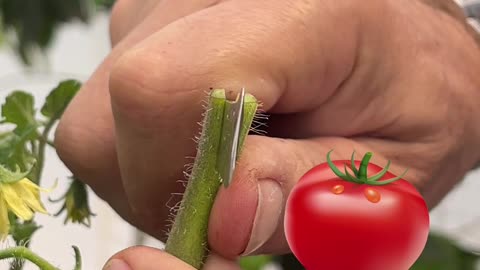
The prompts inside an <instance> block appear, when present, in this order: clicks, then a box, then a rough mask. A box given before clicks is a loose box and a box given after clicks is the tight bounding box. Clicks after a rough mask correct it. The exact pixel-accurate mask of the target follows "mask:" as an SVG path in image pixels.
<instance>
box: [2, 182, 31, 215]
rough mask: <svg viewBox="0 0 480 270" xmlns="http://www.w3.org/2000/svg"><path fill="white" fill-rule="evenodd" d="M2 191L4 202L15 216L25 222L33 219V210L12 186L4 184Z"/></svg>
mask: <svg viewBox="0 0 480 270" xmlns="http://www.w3.org/2000/svg"><path fill="white" fill-rule="evenodd" d="M0 189H2V193H3V196H4V200H5V202H6V203H7V206H8V209H10V210H11V211H12V212H13V213H14V214H15V215H17V216H18V217H19V218H21V219H23V220H31V219H32V218H33V212H32V210H31V209H30V208H29V207H28V206H27V204H26V203H25V202H24V201H23V200H22V198H20V197H19V196H18V194H17V192H16V191H15V189H14V188H13V185H12V184H2V185H1V187H0Z"/></svg>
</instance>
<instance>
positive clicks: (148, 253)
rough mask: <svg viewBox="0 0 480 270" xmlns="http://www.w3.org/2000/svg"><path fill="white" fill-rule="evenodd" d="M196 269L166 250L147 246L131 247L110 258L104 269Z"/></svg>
mask: <svg viewBox="0 0 480 270" xmlns="http://www.w3.org/2000/svg"><path fill="white" fill-rule="evenodd" d="M160 269H175V270H195V268H194V267H192V266H190V265H188V264H187V263H185V262H183V261H181V260H179V259H178V258H176V257H175V256H173V255H170V254H168V253H167V252H165V251H162V250H159V249H156V248H150V247H145V246H135V247H130V248H127V249H125V250H122V251H120V252H119V253H117V254H115V255H114V256H112V258H110V260H108V262H107V263H106V264H105V266H104V267H103V270H160Z"/></svg>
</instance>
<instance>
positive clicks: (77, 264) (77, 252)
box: [72, 246, 82, 270]
mask: <svg viewBox="0 0 480 270" xmlns="http://www.w3.org/2000/svg"><path fill="white" fill-rule="evenodd" d="M72 248H73V251H74V252H75V267H74V268H73V270H81V269H82V256H81V255H80V250H79V249H78V247H76V246H72Z"/></svg>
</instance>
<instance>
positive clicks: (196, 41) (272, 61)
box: [55, 0, 480, 270]
mask: <svg viewBox="0 0 480 270" xmlns="http://www.w3.org/2000/svg"><path fill="white" fill-rule="evenodd" d="M443 2H445V1H443ZM279 3H282V4H279ZM438 7H439V8H436V6H435V4H434V1H425V2H422V1H397V0H371V1H369V4H364V2H362V1H336V0H323V1H322V0H301V1H299V0H295V1H293V0H282V1H278V0H263V1H255V0H241V1H240V0H230V1H219V0H198V1H186V0H176V1H173V0H163V1H158V0H157V1H154V0H143V1H136V0H119V1H117V3H116V5H115V7H114V10H113V13H112V18H111V29H110V32H111V40H112V45H113V49H112V52H111V54H110V55H109V56H108V57H107V58H106V59H105V61H104V62H103V63H102V64H101V65H100V66H99V68H98V69H97V70H96V71H95V73H94V74H93V75H92V77H91V78H90V80H89V81H88V82H86V84H85V85H84V86H83V88H82V90H81V91H80V93H79V94H78V95H77V96H76V97H75V99H74V100H73V101H72V103H71V105H70V106H69V107H68V109H67V111H66V112H65V114H64V116H63V118H62V120H61V123H60V125H59V127H58V129H57V133H56V139H55V144H56V146H57V148H58V154H59V155H60V157H61V159H62V160H63V161H64V162H65V163H66V165H67V166H68V167H69V168H70V169H71V170H72V171H73V173H74V174H76V175H77V176H78V177H79V178H81V179H83V181H85V182H86V183H87V184H88V185H90V186H91V187H92V188H93V189H94V191H95V192H96V193H97V194H98V195H99V196H100V197H102V198H103V199H105V200H106V201H107V202H108V203H109V204H110V205H111V206H112V207H113V208H114V209H115V210H116V211H117V212H118V213H119V214H120V215H121V216H122V217H124V218H125V219H126V220H127V221H129V222H131V223H132V224H134V225H135V226H137V227H139V228H140V229H142V230H144V231H145V232H147V233H149V234H151V235H153V236H155V237H157V238H159V239H164V236H165V233H164V231H165V229H166V228H165V225H166V224H167V222H166V220H167V218H168V214H169V209H168V207H166V205H167V203H168V205H170V206H173V205H174V204H175V201H176V200H177V201H178V199H179V198H178V197H173V199H172V198H171V194H172V193H178V192H182V188H183V186H182V185H181V184H179V183H178V182H177V180H179V179H183V176H182V171H183V169H184V165H185V163H188V162H191V159H187V158H186V157H191V156H194V155H195V144H194V142H193V140H192V138H193V137H194V136H195V135H196V134H198V132H199V127H198V125H197V122H198V121H199V120H200V117H201V113H202V102H201V101H202V100H204V99H205V91H206V90H208V89H209V88H211V87H213V88H226V89H229V90H231V91H238V90H240V89H241V87H243V86H245V87H246V88H247V89H248V91H249V92H251V93H252V94H254V95H255V96H256V97H257V98H258V99H259V100H261V101H262V103H263V109H264V110H265V111H267V112H268V114H269V115H270V120H269V121H268V125H269V127H268V130H267V131H268V136H249V138H248V139H247V143H246V146H245V150H244V152H243V155H242V158H241V160H240V163H239V166H238V167H237V171H236V174H235V176H234V180H233V181H234V182H233V184H232V185H231V186H230V188H229V189H227V190H225V189H223V188H222V189H221V190H220V192H219V194H218V196H217V198H216V201H215V205H214V208H213V210H212V215H211V219H210V225H209V244H210V246H211V249H212V251H213V252H214V253H216V254H218V255H215V256H217V257H215V256H214V257H213V258H217V260H215V259H213V260H211V261H212V262H209V264H208V265H209V266H208V268H207V269H228V267H227V266H225V265H224V266H222V263H227V264H228V265H229V267H230V266H231V267H233V268H232V269H236V268H235V267H236V266H234V263H233V260H234V259H235V258H236V257H238V256H239V255H245V254H260V253H275V254H281V253H285V252H288V251H289V249H288V245H287V243H286V241H285V237H284V235H283V224H282V217H283V207H284V204H285V200H286V198H287V196H288V194H289V191H290V190H291V188H292V187H293V186H294V184H295V182H296V181H297V180H298V179H299V178H300V177H301V176H302V175H303V174H304V173H305V172H306V171H307V170H308V169H310V168H311V167H313V166H314V165H316V164H319V163H322V162H324V161H325V154H326V152H327V151H329V150H330V149H335V151H334V152H333V154H332V158H335V159H337V158H349V157H350V155H351V153H352V151H353V150H354V149H355V150H356V152H357V154H358V156H361V155H363V154H364V153H365V152H366V151H373V152H374V153H375V156H374V158H373V160H372V161H373V162H375V163H377V164H379V165H383V164H385V163H386V161H387V160H391V161H392V164H393V167H392V172H393V173H396V174H399V173H401V172H403V170H404V169H405V168H409V169H410V170H409V172H408V175H407V176H406V179H407V180H409V181H411V182H412V183H414V184H415V185H416V186H417V187H418V188H419V190H420V191H421V192H422V194H423V196H424V197H425V199H426V201H427V203H428V205H429V207H430V208H432V207H434V206H435V205H436V204H437V203H438V202H439V201H440V200H441V199H442V198H443V196H444V195H445V194H446V193H447V192H448V191H449V190H450V189H451V188H452V187H453V186H454V185H455V184H457V183H458V182H459V181H461V179H462V178H463V177H464V175H465V174H466V173H467V172H468V171H469V170H471V169H472V168H473V167H474V165H475V164H477V162H478V161H479V160H480V151H478V146H479V145H480V125H478V119H479V118H480V109H479V108H480V107H479V106H478V100H480V91H479V88H480V77H479V76H478V71H479V70H480V50H479V47H478V45H477V43H476V42H475V38H474V37H473V35H472V30H471V28H469V27H467V26H466V25H465V23H464V22H463V20H464V19H463V18H461V15H459V14H460V13H458V10H455V8H453V9H452V10H453V11H454V12H444V11H443V10H447V11H448V10H449V8H450V9H451V8H452V5H446V6H442V5H439V6H438ZM455 12H456V13H455ZM449 14H454V15H449ZM459 17H460V18H459ZM475 150H477V151H475ZM231 213H235V215H234V216H232V215H231ZM135 252H142V254H145V255H142V256H146V257H148V256H150V257H149V258H152V259H153V258H157V259H156V260H154V261H155V262H152V263H151V265H155V266H156V267H155V268H152V267H151V266H149V265H142V263H144V262H142V261H141V260H144V259H143V257H142V256H133V255H132V256H130V257H128V256H129V254H135ZM147 254H149V255H147ZM116 257H117V258H122V259H123V260H125V261H127V263H129V265H130V266H131V268H132V269H133V270H148V269H161V267H166V269H191V268H189V267H188V266H186V265H184V264H183V263H182V262H180V261H178V260H174V259H173V261H172V257H171V256H170V255H168V254H166V253H164V252H161V251H158V250H153V249H147V248H140V247H136V248H133V249H128V250H126V251H124V252H123V253H120V254H117V255H116ZM219 257H223V258H226V259H229V260H232V262H225V259H218V258H219ZM125 258H127V259H125ZM149 267H150V268H149ZM112 270H117V269H112Z"/></svg>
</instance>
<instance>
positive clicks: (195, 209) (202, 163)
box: [165, 90, 257, 269]
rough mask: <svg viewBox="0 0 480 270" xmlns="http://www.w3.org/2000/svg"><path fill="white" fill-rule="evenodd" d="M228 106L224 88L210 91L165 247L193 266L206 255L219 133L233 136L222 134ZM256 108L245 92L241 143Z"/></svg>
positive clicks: (216, 186) (217, 184)
mask: <svg viewBox="0 0 480 270" xmlns="http://www.w3.org/2000/svg"><path fill="white" fill-rule="evenodd" d="M230 108H231V106H230V102H229V101H227V100H226V98H225V92H224V91H223V90H214V91H213V92H212V93H211V95H210V99H209V104H208V107H207V111H206V114H205V118H204V122H203V126H202V134H201V137H200V140H199V142H198V151H197V156H196V158H195V163H194V166H193V170H192V174H191V176H190V179H189V182H188V185H187V188H186V190H185V194H184V196H183V200H182V202H181V205H180V208H179V210H178V213H177V216H176V218H175V222H174V224H173V227H172V229H171V231H170V234H169V237H168V240H167V242H166V246H165V250H166V251H167V252H168V253H170V254H172V255H174V256H176V257H177V258H179V259H181V260H183V261H185V262H186V263H188V264H190V265H192V266H193V267H195V268H196V269H200V268H201V267H202V265H203V263H204V260H205V258H206V256H207V255H208V242H207V230H208V221H209V217H210V211H211V209H212V206H213V202H214V200H215V197H216V195H217V192H218V189H219V187H220V185H221V179H220V175H219V172H218V170H217V163H218V159H219V156H220V152H221V149H222V146H221V141H222V136H231V135H232V134H222V133H223V132H222V130H223V126H224V123H225V122H228V120H227V119H226V117H224V116H225V115H227V114H228V111H229V110H230ZM256 110H257V101H256V99H255V98H254V97H253V96H251V95H246V96H245V104H244V117H243V120H242V129H241V134H240V146H242V145H243V142H244V140H245V137H246V136H247V134H248V131H249V129H250V126H251V124H252V121H253V117H254V115H255V112H256ZM240 150H241V147H240V149H239V151H240Z"/></svg>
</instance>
